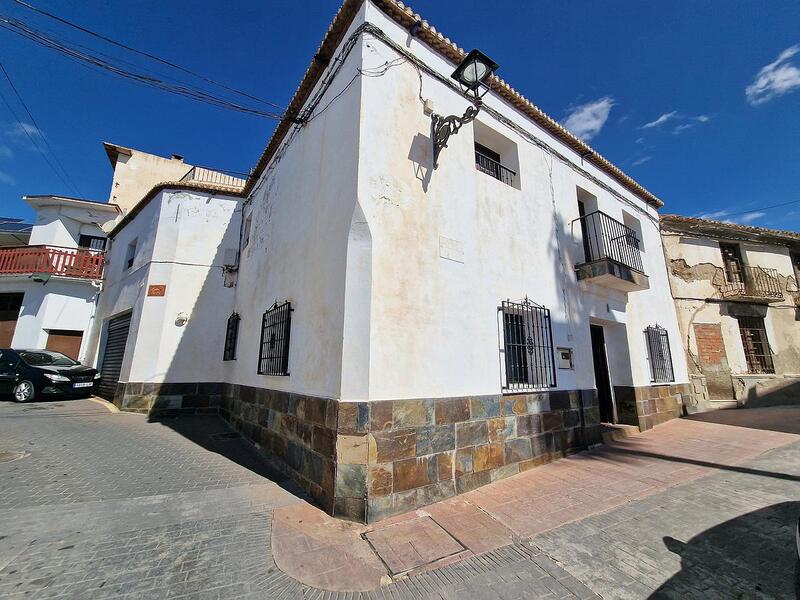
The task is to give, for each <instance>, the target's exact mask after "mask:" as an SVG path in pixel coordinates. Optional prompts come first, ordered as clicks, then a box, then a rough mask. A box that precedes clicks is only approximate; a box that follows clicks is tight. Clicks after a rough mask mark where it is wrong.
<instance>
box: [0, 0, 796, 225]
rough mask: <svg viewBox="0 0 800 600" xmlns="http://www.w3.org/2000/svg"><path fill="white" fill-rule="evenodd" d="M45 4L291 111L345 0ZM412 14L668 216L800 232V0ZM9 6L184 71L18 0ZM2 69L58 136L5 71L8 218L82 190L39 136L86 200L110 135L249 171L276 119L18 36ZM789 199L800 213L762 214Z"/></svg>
mask: <svg viewBox="0 0 800 600" xmlns="http://www.w3.org/2000/svg"><path fill="white" fill-rule="evenodd" d="M31 3H32V4H34V5H35V6H38V7H40V8H43V9H45V10H48V11H49V12H53V13H56V14H58V15H60V16H62V17H64V18H66V19H69V20H71V21H74V22H77V23H79V24H81V25H84V26H85V27H88V28H90V29H92V30H94V31H97V32H99V33H102V34H104V35H106V36H109V37H112V38H114V39H117V40H119V41H122V42H125V43H127V44H129V45H131V46H135V47H137V48H139V49H142V50H146V51H149V52H151V53H154V54H157V55H159V56H162V57H164V58H166V59H168V60H171V61H173V62H175V63H179V64H181V65H184V66H186V67H188V68H190V69H192V70H194V71H198V72H200V73H202V74H204V75H206V76H208V77H211V78H213V79H216V80H218V81H221V82H224V83H227V84H229V85H232V86H234V87H237V88H239V89H242V90H244V91H247V92H249V93H251V94H253V95H256V96H258V97H260V98H264V99H267V100H270V101H272V102H275V103H277V104H280V105H285V104H286V103H287V102H288V101H289V99H290V98H291V95H292V93H293V92H294V90H295V88H296V86H297V84H298V82H299V80H300V78H301V77H302V75H303V73H304V71H305V69H306V67H307V65H308V62H309V60H310V59H311V56H312V55H313V53H314V52H315V50H316V48H317V46H318V44H319V42H320V40H321V38H322V35H323V33H324V31H325V29H326V28H327V26H328V24H329V22H330V20H331V18H332V16H333V15H334V13H335V12H336V10H337V8H338V2H336V1H334V0H330V1H329V0H313V1H308V2H297V1H289V0H282V1H272V2H270V1H267V0H258V1H255V0H251V1H247V2H245V1H229V2H225V3H221V2H216V1H211V0H199V1H197V2H195V3H193V4H186V3H181V2H169V1H168V2H164V1H163V0H159V1H155V0H137V1H136V2H123V1H122V0H102V1H101V0H94V1H89V2H86V1H84V0H58V1H56V0H31ZM410 4H411V5H412V7H413V8H414V9H415V10H417V11H418V12H419V13H420V14H422V16H423V17H424V18H426V19H427V20H428V21H429V22H430V23H431V24H433V25H434V26H436V27H437V28H438V29H440V30H441V31H443V32H444V33H445V34H446V35H448V36H449V37H450V38H451V39H453V40H454V41H456V42H457V43H459V44H460V45H462V46H463V47H465V48H467V49H470V48H472V47H477V48H480V49H482V50H483V51H484V52H486V53H487V54H488V55H489V56H491V57H492V58H493V59H495V60H496V61H497V62H498V63H499V64H500V71H499V74H500V75H501V76H502V77H503V78H504V79H506V81H508V82H509V83H510V84H511V85H513V86H514V87H515V88H516V89H517V90H520V91H521V92H522V93H524V94H525V95H526V96H527V97H528V98H530V99H531V100H532V101H533V102H535V103H536V104H538V105H539V106H540V107H541V108H542V109H543V110H545V111H546V112H548V113H549V114H550V115H551V116H553V117H554V118H556V119H558V120H559V121H561V122H562V123H565V124H566V125H568V126H569V127H570V128H572V129H573V131H575V133H577V134H579V135H581V136H582V137H584V139H587V140H588V141H589V143H590V144H591V145H592V146H593V147H594V148H595V149H596V150H597V151H598V152H600V153H601V154H603V155H605V156H606V157H607V158H609V159H610V160H612V161H613V162H615V163H616V164H617V165H619V166H620V167H621V168H622V169H623V170H624V171H626V172H627V173H628V174H630V175H631V176H632V177H634V178H635V179H637V180H638V181H639V182H640V183H641V184H642V185H644V186H645V187H646V188H648V189H649V190H651V191H652V192H653V193H655V194H657V195H658V196H659V197H661V198H662V199H663V200H664V201H665V202H666V207H665V209H664V212H675V213H679V214H686V215H708V216H711V217H714V218H720V219H732V220H736V221H738V222H742V223H751V224H754V225H761V226H765V227H778V228H782V229H791V230H800V189H798V188H800V186H799V185H798V183H800V143H798V139H800V6H798V4H797V1H796V0H769V2H764V1H758V2H756V1H753V2H750V1H740V0H708V1H705V2H693V1H689V0H679V1H676V2H671V3H668V4H667V3H661V2H639V1H630V2H625V1H622V0H619V1H615V2H611V1H605V0H598V1H589V0H575V1H571V2H563V1H561V0H552V1H550V0H548V1H537V2H518V1H510V0H509V1H502V0H497V1H495V2H492V3H490V4H487V3H486V2H485V0H484V1H480V2H478V1H472V0H459V1H457V0H414V1H413V2H410ZM0 13H1V14H3V15H7V16H11V17H14V18H17V19H21V20H24V21H25V22H26V23H29V24H30V25H32V26H34V27H36V28H37V29H40V30H46V31H47V32H49V33H51V34H56V35H58V36H59V37H60V38H62V39H66V40H69V41H71V42H73V43H79V44H82V45H84V46H87V47H90V48H92V49H93V50H95V51H102V52H105V53H107V54H110V55H113V56H115V57H118V58H124V59H125V60H128V61H129V62H131V63H133V64H135V65H137V66H138V67H142V66H147V67H148V68H153V69H155V70H156V71H159V72H160V73H166V72H167V71H166V69H165V68H164V67H162V66H154V65H153V64H152V63H147V62H145V60H144V59H142V58H140V57H136V56H132V55H130V54H127V53H125V52H124V51H120V50H118V49H114V48H112V47H109V46H107V45H105V44H104V43H102V42H100V41H98V40H94V39H92V38H89V37H87V36H85V35H83V34H80V33H78V32H75V31H71V30H69V29H67V28H65V27H64V26H63V25H60V24H58V23H55V22H53V21H50V20H48V19H46V18H43V17H41V16H37V15H35V14H34V13H31V12H30V11H28V10H26V9H25V8H23V7H20V6H17V5H14V4H13V3H12V2H11V1H10V0H7V1H6V2H4V3H3V4H2V6H0ZM0 62H2V64H3V66H4V67H5V68H6V70H7V71H8V73H9V75H10V76H11V79H12V81H13V82H14V84H15V86H16V87H17V90H18V91H19V93H20V94H21V96H22V98H23V100H24V101H25V102H26V104H27V105H28V108H29V109H30V111H31V113H32V114H33V116H34V118H35V119H36V122H37V123H38V125H39V126H40V128H41V132H39V131H37V130H36V129H35V128H33V125H32V123H31V120H30V118H29V117H28V116H27V114H25V112H24V109H23V108H22V107H21V105H20V104H19V102H18V100H17V99H16V97H15V96H14V94H13V91H12V90H11V89H10V87H9V84H8V82H7V81H6V80H5V79H4V78H3V77H2V75H1V74H0V92H2V94H3V96H4V97H5V98H6V100H7V101H8V102H10V103H11V104H12V106H13V108H14V109H15V110H16V112H17V113H18V115H19V116H20V117H21V121H22V125H20V123H18V122H16V121H15V118H14V116H13V115H12V113H11V112H10V111H9V109H8V108H7V107H6V105H5V104H3V103H2V102H0V215H2V216H21V217H26V218H30V217H31V216H32V214H31V211H30V210H29V209H27V207H26V206H25V205H24V204H23V203H22V201H21V200H20V199H19V198H20V196H22V195H23V194H45V193H60V194H66V195H75V190H73V189H71V187H70V186H69V185H68V183H69V182H67V183H65V182H63V181H62V180H61V179H59V178H58V177H56V175H55V174H54V173H53V171H52V170H51V169H50V168H49V167H48V166H47V164H46V163H45V162H44V160H43V159H42V157H41V155H40V154H39V153H38V152H37V151H36V149H35V147H34V145H33V143H32V142H31V140H30V138H29V137H28V135H27V134H26V133H25V131H24V130H25V129H27V130H28V132H27V133H28V134H30V135H31V136H33V138H34V139H38V136H40V135H41V136H44V138H46V141H47V143H48V144H49V146H50V147H52V149H53V151H54V152H55V154H56V155H57V157H58V160H59V161H60V163H61V164H63V166H64V169H65V170H66V171H67V173H68V175H69V176H68V177H64V179H68V180H71V181H72V182H74V185H75V187H76V188H77V193H78V195H80V196H81V197H86V198H90V199H100V200H105V199H106V198H107V197H108V187H109V184H110V181H111V167H110V165H109V163H108V159H107V158H106V155H105V153H104V151H103V148H102V145H101V142H102V141H104V140H107V141H113V142H116V143H119V144H122V145H125V146H132V147H135V148H139V149H142V150H146V151H149V152H153V153H156V154H162V155H166V156H169V155H170V154H171V153H173V152H174V153H178V154H182V155H184V156H185V157H186V160H187V162H190V163H193V164H198V165H205V166H211V167H219V168H226V169H233V170H237V171H247V170H248V169H249V168H250V167H252V166H253V165H254V163H255V161H256V159H257V158H258V155H259V154H260V152H261V151H262V150H263V148H264V145H265V144H266V141H267V139H268V137H269V134H270V132H271V131H272V129H273V127H274V121H271V120H268V119H264V118H260V117H255V116H249V115H244V114H239V113H235V112H231V111H228V110H223V109H220V108H216V107H212V106H207V105H205V104H200V103H197V102H195V101H192V100H189V99H185V98H181V97H177V96H173V95H171V94H167V93H164V92H161V91H158V90H153V89H150V88H146V87H142V86H140V85H137V84H135V83H133V82H129V81H127V80H124V79H121V78H118V77H116V76H114V75H111V74H107V73H105V72H98V71H96V70H92V69H89V68H87V67H85V66H83V65H80V64H78V63H75V62H73V61H71V60H69V59H67V58H65V57H62V56H61V55H59V54H56V53H54V52H53V51H52V50H47V49H45V48H42V47H40V46H37V45H35V44H34V43H32V42H30V41H28V40H26V39H23V38H20V37H18V36H17V35H15V34H13V33H11V32H9V31H6V30H3V29H0ZM172 74H173V75H180V74H176V73H174V72H173V73H172ZM181 77H182V75H181ZM195 83H197V81H196V80H195ZM39 141H40V144H41V143H42V140H39ZM785 202H795V203H794V204H790V205H787V206H784V207H781V208H777V209H772V210H766V211H762V210H759V209H760V208H761V207H766V206H771V205H774V204H781V203H785ZM737 213H744V214H737Z"/></svg>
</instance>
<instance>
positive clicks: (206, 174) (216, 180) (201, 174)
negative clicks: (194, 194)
mask: <svg viewBox="0 0 800 600" xmlns="http://www.w3.org/2000/svg"><path fill="white" fill-rule="evenodd" d="M181 181H186V182H190V183H210V184H212V185H218V186H221V187H228V188H231V189H232V190H235V191H239V190H241V189H242V188H243V187H244V184H245V183H246V182H245V180H244V179H240V178H239V177H234V176H233V175H227V174H226V173H220V172H219V171H212V170H211V169H206V168H205V167H192V168H191V169H190V170H189V172H188V173H187V174H186V175H184V176H183V177H182V178H181Z"/></svg>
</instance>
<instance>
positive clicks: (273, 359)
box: [258, 301, 292, 375]
mask: <svg viewBox="0 0 800 600" xmlns="http://www.w3.org/2000/svg"><path fill="white" fill-rule="evenodd" d="M291 320H292V304H291V303H290V302H288V301H287V302H284V303H283V304H278V303H277V302H276V303H275V304H274V305H273V306H272V308H270V309H269V310H267V311H266V312H265V313H264V317H263V318H262V320H261V346H260V349H259V353H258V374H259V375H288V374H289V333H290V331H291Z"/></svg>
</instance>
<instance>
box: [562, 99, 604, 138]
mask: <svg viewBox="0 0 800 600" xmlns="http://www.w3.org/2000/svg"><path fill="white" fill-rule="evenodd" d="M612 106H614V100H613V99H612V98H609V97H608V96H606V97H604V98H600V99H598V100H593V101H592V102H587V103H586V104H581V105H580V106H576V107H575V108H573V109H572V110H571V111H570V113H569V115H567V118H566V119H565V120H564V127H566V128H567V129H569V130H570V131H571V132H572V133H574V134H575V135H576V136H578V137H579V138H581V139H582V140H584V141H589V140H590V139H592V138H593V137H594V136H596V135H597V134H598V133H600V130H601V129H602V128H603V125H605V124H606V121H607V120H608V114H609V113H610V112H611V107H612Z"/></svg>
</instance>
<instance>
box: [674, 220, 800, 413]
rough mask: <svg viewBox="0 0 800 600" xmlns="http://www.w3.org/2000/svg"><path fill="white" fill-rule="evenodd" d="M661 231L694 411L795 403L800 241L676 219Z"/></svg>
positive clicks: (799, 377) (799, 386)
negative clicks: (732, 405) (690, 382)
mask: <svg viewBox="0 0 800 600" xmlns="http://www.w3.org/2000/svg"><path fill="white" fill-rule="evenodd" d="M661 228H662V237H663V239H664V252H665V255H666V258H667V261H668V263H669V272H670V285H671V286H672V295H673V296H674V298H675V308H676V310H677V312H678V321H679V324H680V328H681V340H682V342H681V343H682V345H683V347H684V350H685V352H686V355H687V360H688V366H689V372H690V378H691V379H692V382H693V386H694V388H695V392H696V394H695V399H697V400H698V402H700V405H699V406H698V407H697V409H699V410H702V409H707V408H717V407H726V406H729V405H731V404H732V403H733V402H735V403H737V404H739V405H741V404H747V405H748V406H758V405H768V404H781V403H784V402H792V401H794V402H796V401H797V396H798V394H799V393H800V291H798V278H800V234H799V233H795V232H791V231H778V230H774V229H764V228H762V227H750V226H744V225H735V224H732V223H721V222H718V221H709V220H705V219H696V218H690V217H680V216H676V215H665V216H662V217H661Z"/></svg>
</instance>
